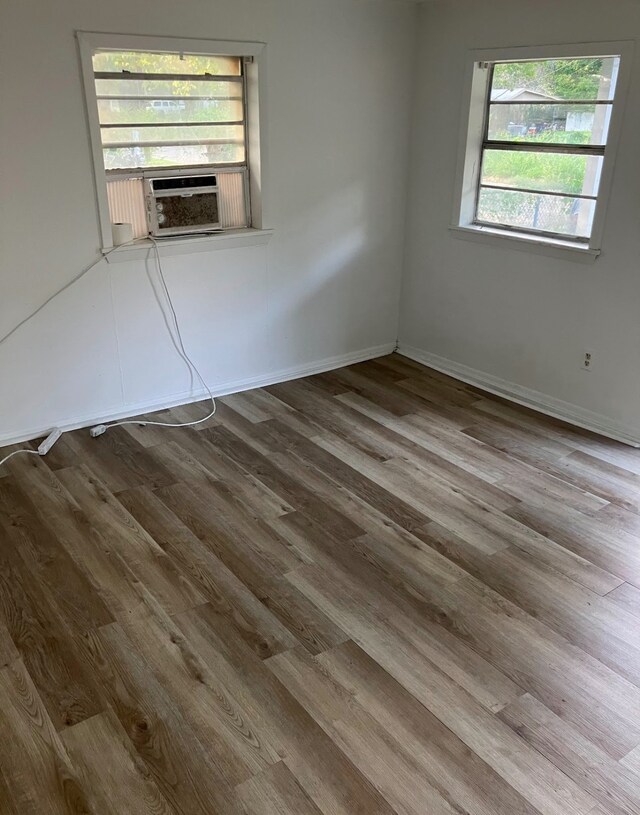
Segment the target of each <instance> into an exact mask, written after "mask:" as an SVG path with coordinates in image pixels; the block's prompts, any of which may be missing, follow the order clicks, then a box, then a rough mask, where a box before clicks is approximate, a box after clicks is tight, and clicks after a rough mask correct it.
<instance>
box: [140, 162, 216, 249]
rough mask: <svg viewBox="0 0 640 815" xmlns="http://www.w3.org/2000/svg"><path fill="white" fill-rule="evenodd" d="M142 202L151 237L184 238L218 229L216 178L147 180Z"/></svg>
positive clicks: (194, 177)
mask: <svg viewBox="0 0 640 815" xmlns="http://www.w3.org/2000/svg"><path fill="white" fill-rule="evenodd" d="M145 201H146V205H147V223H148V225H149V233H150V234H151V235H156V236H162V235H184V234H185V233H189V232H212V231H214V230H219V229H220V228H221V227H220V215H219V208H218V179H217V178H216V176H215V175H193V176H189V175H182V176H176V177H175V178H149V179H146V180H145Z"/></svg>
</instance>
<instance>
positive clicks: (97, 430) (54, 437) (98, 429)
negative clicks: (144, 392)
mask: <svg viewBox="0 0 640 815" xmlns="http://www.w3.org/2000/svg"><path fill="white" fill-rule="evenodd" d="M145 239H146V238H134V239H133V240H132V241H128V242H127V243H126V244H121V246H127V245H128V244H131V243H136V242H137V241H140V240H145ZM148 239H149V240H150V241H151V242H152V243H153V246H154V249H155V256H156V261H157V264H158V276H159V278H160V282H161V283H162V289H163V291H164V295H165V297H166V298H167V302H168V304H169V309H170V311H171V317H172V320H173V325H174V329H175V334H176V337H177V343H178V345H177V350H178V353H179V354H180V356H181V357H182V358H183V359H184V361H185V362H186V363H187V365H188V366H189V368H190V369H191V371H192V372H193V373H195V375H196V376H197V377H198V379H199V380H200V384H201V385H202V387H203V388H204V389H205V390H206V391H207V393H208V394H209V398H210V399H211V411H210V412H209V413H208V414H207V415H206V416H204V417H203V418H202V419H197V420H195V421H193V422H180V423H171V422H153V421H147V420H133V419H131V420H126V421H121V422H110V423H109V424H99V425H96V426H95V427H92V428H91V430H90V431H89V433H90V434H91V436H93V437H94V438H95V437H96V436H101V435H102V434H103V433H105V432H106V431H107V430H108V429H109V428H110V427H120V426H121V425H127V424H136V425H154V426H156V427H192V426H194V425H198V424H202V422H206V421H207V420H208V419H210V418H211V417H212V416H213V415H214V414H215V412H216V400H215V399H214V396H213V393H211V389H210V388H209V386H208V385H207V383H206V382H205V381H204V379H203V377H202V374H201V373H200V371H199V370H198V368H197V367H196V365H195V363H194V362H193V360H192V359H191V357H190V356H189V355H188V354H187V351H186V349H185V347H184V341H183V339H182V334H181V332H180V325H179V323H178V317H177V315H176V310H175V307H174V305H173V301H172V299H171V295H170V294H169V289H168V287H167V281H166V280H165V277H164V273H163V271H162V261H161V260H160V250H159V249H158V242H157V241H156V239H155V238H153V237H151V236H150V235H149V236H148ZM119 248H120V246H113V247H112V248H111V249H109V250H107V251H106V252H104V253H103V254H102V255H101V256H100V257H99V258H97V259H96V260H95V261H94V262H93V263H91V264H90V265H89V266H87V267H86V268H85V269H83V270H82V271H81V272H80V273H79V274H77V275H76V276H75V277H74V278H72V279H71V280H70V281H69V282H68V283H65V285H64V286H63V287H62V288H60V289H58V290H57V291H56V292H54V293H53V294H52V295H51V296H50V297H48V298H47V299H46V300H45V301H44V303H42V304H41V305H39V306H38V308H36V309H35V310H34V311H32V312H31V313H30V314H28V315H27V316H26V317H25V318H24V319H23V320H21V321H20V322H19V323H18V324H17V325H15V326H14V327H13V328H12V329H11V330H10V331H9V332H8V333H7V334H5V335H4V336H3V337H0V345H1V344H2V343H3V342H5V340H8V339H9V337H11V336H12V335H13V334H15V332H16V331H17V330H18V329H19V328H21V327H22V326H23V325H24V324H25V323H27V322H28V321H29V320H31V319H32V318H33V317H35V316H36V314H39V313H40V312H41V311H42V309H43V308H45V306H48V305H49V303H50V302H51V301H52V300H53V299H54V298H56V297H57V296H58V295H59V294H62V293H63V292H64V291H66V290H67V289H68V288H69V287H70V286H72V285H73V284H74V283H77V282H78V280H80V278H82V277H84V276H85V275H86V274H87V272H90V271H91V269H93V268H94V267H95V266H97V265H98V264H99V263H100V262H101V261H102V260H104V259H105V258H106V257H107V256H108V255H110V254H111V253H112V252H115V251H116V249H119ZM60 436H61V431H60V430H58V429H57V428H56V429H55V430H53V431H52V432H51V433H50V434H49V435H48V436H47V438H46V439H45V440H44V441H43V442H42V443H41V444H40V446H39V447H38V449H37V450H29V449H27V448H20V449H19V450H14V451H13V452H12V453H9V455H8V456H5V457H4V458H3V459H0V467H1V466H2V465H3V464H4V463H5V462H7V461H9V459H10V458H13V456H17V455H19V454H20V453H26V454H28V455H33V456H45V455H46V454H47V453H48V452H49V450H50V449H51V448H52V447H53V445H54V444H55V443H56V441H58V439H59V438H60Z"/></svg>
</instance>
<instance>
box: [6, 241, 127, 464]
mask: <svg viewBox="0 0 640 815" xmlns="http://www.w3.org/2000/svg"><path fill="white" fill-rule="evenodd" d="M139 240H142V238H134V239H133V240H132V241H127V243H126V244H120V246H127V245H128V244H130V243H136V241H139ZM119 248H120V247H119V246H112V247H111V249H108V250H107V251H106V252H103V253H102V254H101V255H100V257H99V258H96V260H94V261H93V263H91V264H90V265H89V266H86V267H85V268H84V269H83V270H82V271H81V272H80V273H79V274H77V275H76V276H75V277H73V278H72V279H71V280H69V282H68V283H65V284H64V286H62V288H60V289H58V290H57V291H55V292H54V293H53V294H52V295H51V296H50V297H47V299H46V300H45V301H44V303H41V304H40V305H39V306H38V308H36V309H35V310H34V311H32V312H31V313H30V314H27V316H26V317H25V318H24V319H22V320H20V322H19V323H18V324H17V325H14V326H13V328H12V329H11V331H8V332H7V333H6V334H5V335H4V336H2V337H0V345H2V343H3V342H5V341H6V340H8V339H9V337H11V336H13V334H15V333H16V331H17V330H18V329H19V328H22V326H23V325H24V324H25V323H28V322H29V320H31V319H33V318H34V317H35V316H36V314H39V313H40V312H41V311H42V309H43V308H45V306H48V305H49V303H50V302H51V301H52V300H54V299H55V298H56V297H57V296H58V295H59V294H62V292H64V291H66V290H67V289H68V288H69V287H70V286H73V284H74V283H77V282H78V280H80V278H81V277H84V276H85V275H86V274H87V272H90V271H91V270H92V269H93V268H95V267H96V266H97V265H98V264H99V263H101V262H102V261H103V260H104V259H105V258H106V257H108V255H110V254H111V253H112V252H115V251H116V249H119ZM61 435H62V434H61V432H60V430H58V429H57V428H56V429H54V430H52V432H51V433H49V435H48V436H47V438H46V439H45V440H44V441H43V442H42V443H41V444H40V446H39V447H38V449H37V450H29V449H27V448H26V447H25V448H20V450H14V451H13V453H9V455H8V456H5V457H4V458H3V459H0V467H2V465H3V464H4V463H5V462H7V461H9V459H10V458H13V456H17V455H19V454H20V453H27V454H29V455H34V456H46V454H47V453H48V452H49V450H51V448H52V447H53V445H54V444H55V443H56V442H57V441H58V439H59V438H60V436H61Z"/></svg>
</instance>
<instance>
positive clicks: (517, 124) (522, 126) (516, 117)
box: [491, 88, 567, 136]
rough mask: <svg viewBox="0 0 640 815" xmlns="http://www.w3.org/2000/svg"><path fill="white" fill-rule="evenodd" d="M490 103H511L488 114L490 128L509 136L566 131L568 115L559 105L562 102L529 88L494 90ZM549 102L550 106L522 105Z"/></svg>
mask: <svg viewBox="0 0 640 815" xmlns="http://www.w3.org/2000/svg"><path fill="white" fill-rule="evenodd" d="M491 101H492V102H503V103H504V102H514V103H517V104H514V105H513V106H511V105H508V104H502V105H496V106H495V107H494V108H493V109H492V112H491V129H492V131H493V132H497V131H498V132H499V131H503V132H506V133H509V135H510V136H526V135H527V134H531V133H537V132H541V131H544V130H565V129H566V124H567V113H566V111H565V110H563V108H561V107H559V105H558V103H559V102H561V100H559V99H557V98H556V97H554V96H547V95H545V94H544V93H539V92H538V91H531V90H529V89H528V88H514V89H513V90H508V89H506V88H494V89H493V91H492V92H491ZM546 101H548V102H549V105H540V104H536V105H526V104H524V105H523V104H522V102H546Z"/></svg>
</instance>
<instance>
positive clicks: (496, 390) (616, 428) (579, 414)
mask: <svg viewBox="0 0 640 815" xmlns="http://www.w3.org/2000/svg"><path fill="white" fill-rule="evenodd" d="M397 351H398V353H399V354H402V356H405V357H408V358H409V359H412V360H414V361H415V362H421V363H422V364H423V365H426V366H427V367H428V368H435V370H436V371H440V372H441V373H443V374H448V375H449V376H452V377H454V379H460V380H461V381H462V382H466V383H467V384H468V385H473V386H474V387H476V388H480V390H484V391H488V392H489V393H493V394H495V395H496V396H501V397H502V398H503V399H508V400H509V401H511V402H516V403H517V404H518V405H524V407H528V408H531V409H532V410H536V411H538V412H539V413H544V414H545V415H547V416H553V418H554V419H561V420H562V421H564V422H567V423H568V424H572V425H576V426H577V427H581V428H583V429H584V430H591V431H593V432H594V433H599V434H600V435H601V436H607V438H610V439H615V441H621V442H623V443H624V444H629V445H631V446H632V447H640V428H634V427H629V426H625V425H623V424H621V423H619V422H616V421H615V420H613V419H610V418H609V417H608V416H603V415H602V414H600V413H593V412H592V411H590V410H585V409H584V408H581V407H579V406H578V405H574V404H572V403H571V402H564V401H563V400H561V399H555V398H554V397H553V396H549V395H547V394H546V393H541V392H540V391H536V390H532V389H531V388H525V387H523V386H522V385H517V384H515V383H514V382H507V380H505V379H500V378H499V377H497V376H492V375H491V374H487V373H485V372H484V371H478V370H476V369H475V368H470V367H468V366H467V365H462V364H460V363H459V362H453V361H452V360H450V359H446V358H445V357H440V356H437V355H436V354H431V353H429V352H428V351H423V350H422V349H421V348H415V347H413V346H411V345H405V344H404V343H399V344H398V348H397Z"/></svg>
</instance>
